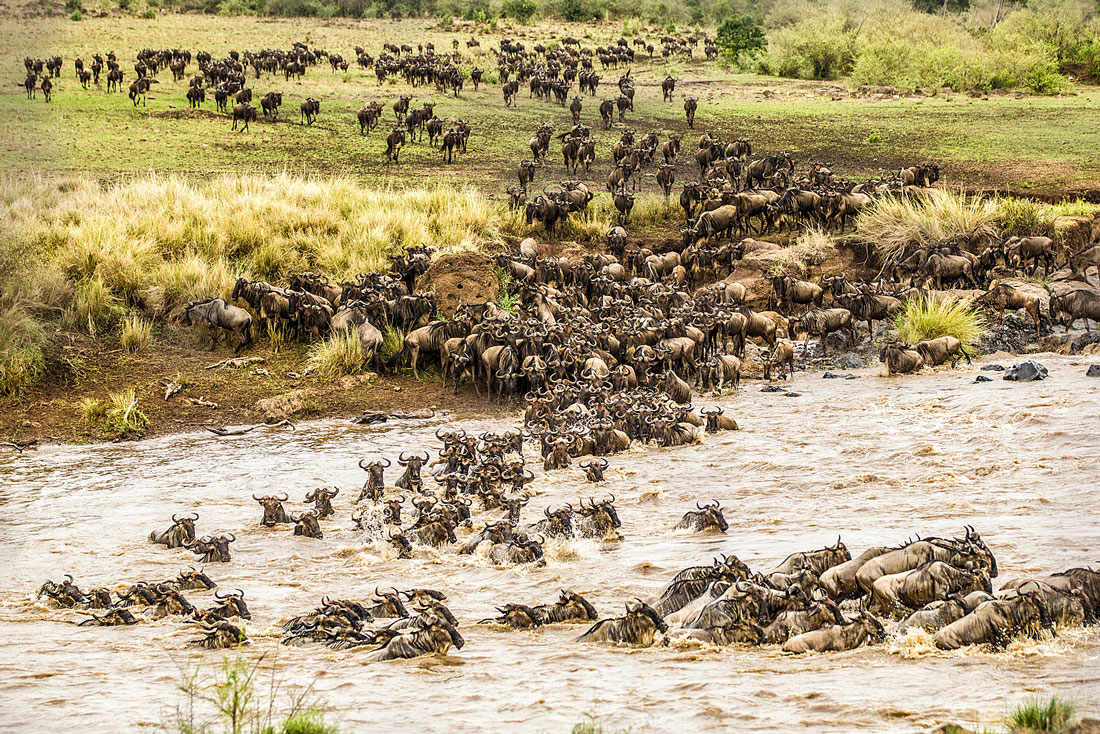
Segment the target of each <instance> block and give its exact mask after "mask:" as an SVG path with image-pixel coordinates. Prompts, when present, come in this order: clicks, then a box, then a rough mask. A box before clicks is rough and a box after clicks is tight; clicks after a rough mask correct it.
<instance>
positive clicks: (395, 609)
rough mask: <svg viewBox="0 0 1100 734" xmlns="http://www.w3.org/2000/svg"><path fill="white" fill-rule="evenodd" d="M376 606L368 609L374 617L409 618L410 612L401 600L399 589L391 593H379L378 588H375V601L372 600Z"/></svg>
mask: <svg viewBox="0 0 1100 734" xmlns="http://www.w3.org/2000/svg"><path fill="white" fill-rule="evenodd" d="M372 601H373V603H374V605H373V606H371V607H368V608H367V611H368V612H370V614H371V616H372V617H392V618H395V619H397V618H400V617H408V616H409V611H408V610H407V609H406V608H405V604H404V602H403V601H402V599H401V592H399V591H398V590H397V589H392V590H391V591H379V590H378V587H377V586H376V587H374V599H372Z"/></svg>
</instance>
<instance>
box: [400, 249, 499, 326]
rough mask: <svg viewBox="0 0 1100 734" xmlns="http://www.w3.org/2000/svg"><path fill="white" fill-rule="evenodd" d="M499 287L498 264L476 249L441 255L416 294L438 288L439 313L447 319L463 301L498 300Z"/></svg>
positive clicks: (422, 278)
mask: <svg viewBox="0 0 1100 734" xmlns="http://www.w3.org/2000/svg"><path fill="white" fill-rule="evenodd" d="M499 288H500V283H499V281H498V280H497V270H496V266H495V265H493V263H492V261H491V260H490V259H489V258H488V257H486V256H485V255H479V254H478V253H476V252H456V253H450V254H446V255H442V256H440V257H439V259H437V260H436V261H435V262H433V263H432V264H431V266H430V267H429V268H428V270H427V272H425V273H424V274H423V275H421V276H420V278H419V279H418V280H417V281H416V292H417V293H423V292H425V291H435V302H436V305H437V306H438V308H439V315H440V316H443V317H444V318H450V317H451V316H452V315H454V312H455V309H457V308H458V307H459V306H461V305H462V304H464V303H485V302H486V301H495V300H496V297H497V291H498V290H499Z"/></svg>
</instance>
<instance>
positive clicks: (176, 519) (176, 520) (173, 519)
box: [172, 513, 181, 522]
mask: <svg viewBox="0 0 1100 734" xmlns="http://www.w3.org/2000/svg"><path fill="white" fill-rule="evenodd" d="M172 522H181V520H180V519H179V518H178V517H176V515H175V513H173V514H172Z"/></svg>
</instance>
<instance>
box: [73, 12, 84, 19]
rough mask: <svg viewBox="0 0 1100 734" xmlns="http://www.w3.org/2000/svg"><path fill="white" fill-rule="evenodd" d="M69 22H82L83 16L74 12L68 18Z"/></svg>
mask: <svg viewBox="0 0 1100 734" xmlns="http://www.w3.org/2000/svg"><path fill="white" fill-rule="evenodd" d="M69 20H84V15H83V14H82V13H81V12H80V11H79V10H74V11H73V14H72V15H70V16H69Z"/></svg>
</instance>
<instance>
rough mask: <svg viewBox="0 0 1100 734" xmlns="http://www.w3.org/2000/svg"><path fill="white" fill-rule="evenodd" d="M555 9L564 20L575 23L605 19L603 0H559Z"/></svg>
mask: <svg viewBox="0 0 1100 734" xmlns="http://www.w3.org/2000/svg"><path fill="white" fill-rule="evenodd" d="M555 9H556V10H557V14H558V15H559V16H561V17H562V19H563V20H568V21H573V22H575V23H582V22H587V21H590V20H603V16H604V7H603V4H602V2H601V0H557V5H556V7H555Z"/></svg>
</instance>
